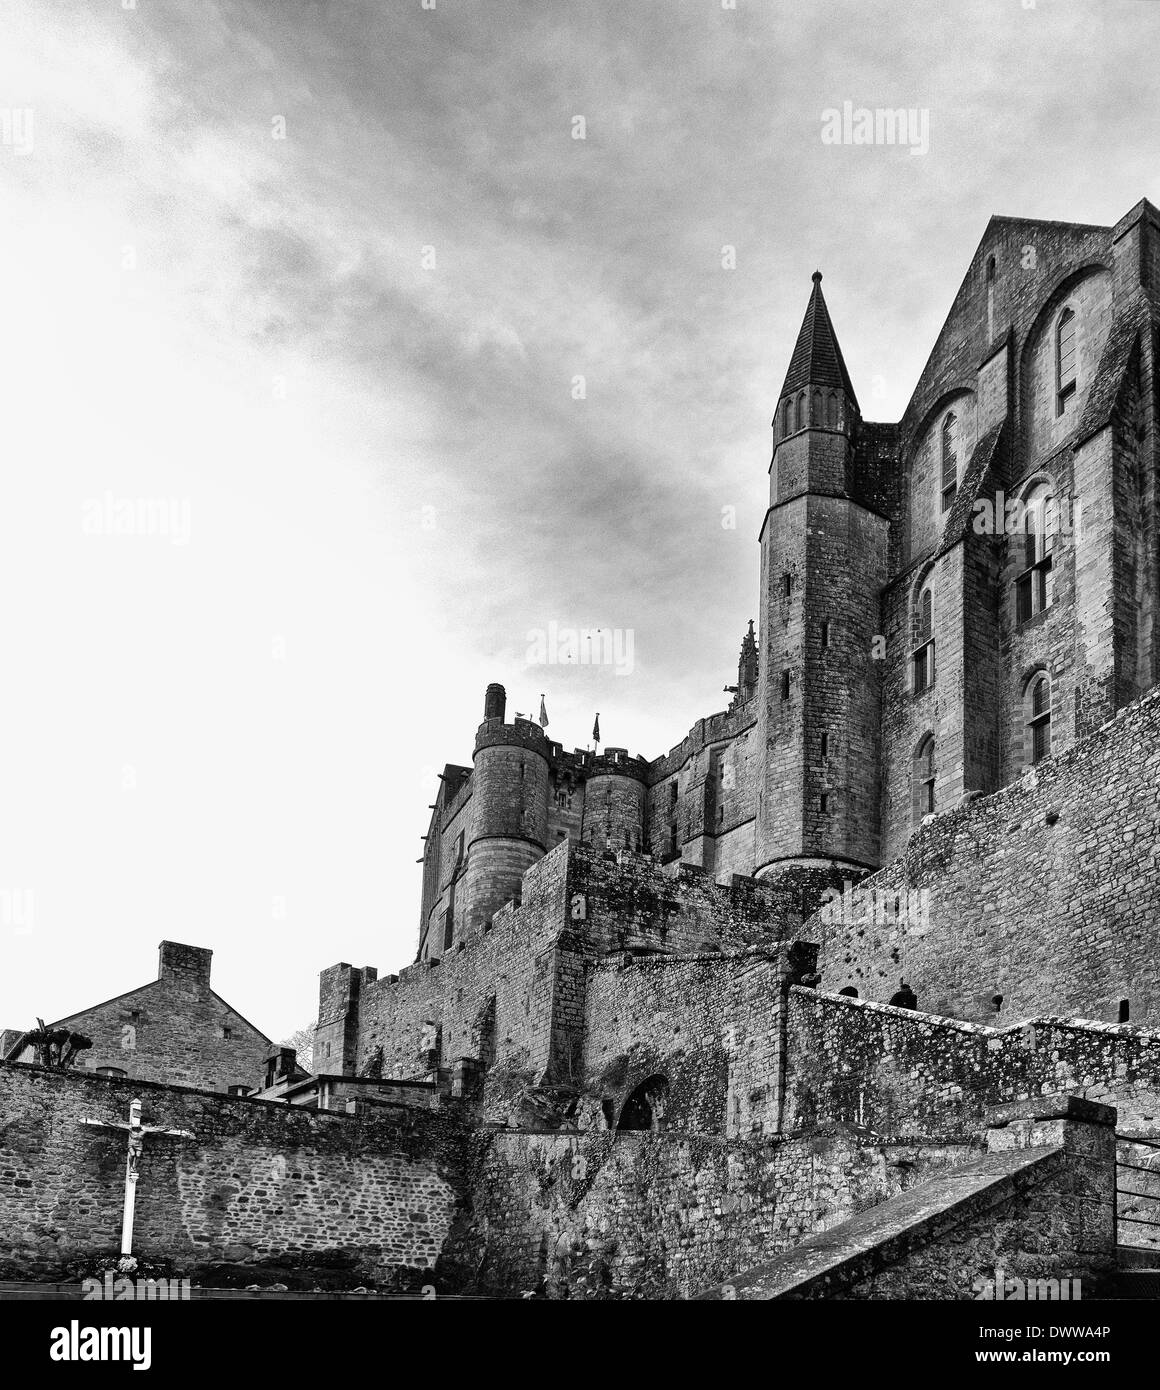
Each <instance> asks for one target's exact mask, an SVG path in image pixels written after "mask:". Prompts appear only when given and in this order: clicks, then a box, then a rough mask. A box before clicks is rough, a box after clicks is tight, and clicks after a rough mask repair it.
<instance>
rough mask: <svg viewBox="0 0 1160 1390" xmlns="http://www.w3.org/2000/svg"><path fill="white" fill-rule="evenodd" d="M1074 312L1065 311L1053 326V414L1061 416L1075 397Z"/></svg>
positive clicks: (1071, 310)
mask: <svg viewBox="0 0 1160 1390" xmlns="http://www.w3.org/2000/svg"><path fill="white" fill-rule="evenodd" d="M1075 328H1076V323H1075V311H1074V310H1073V309H1065V310H1064V311H1063V313H1062V314H1060V316H1059V322H1058V323H1057V324H1056V325H1055V413H1056V414H1057V415H1062V414H1063V412H1064V409H1065V408H1066V406H1067V403H1068V401H1069V400H1070V399H1071V398H1072V396H1074V395H1075V385H1076V370H1075V369H1076V358H1075Z"/></svg>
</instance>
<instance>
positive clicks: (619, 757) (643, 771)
mask: <svg viewBox="0 0 1160 1390" xmlns="http://www.w3.org/2000/svg"><path fill="white" fill-rule="evenodd" d="M586 771H587V773H588V776H589V777H632V778H635V779H636V781H638V782H647V781H648V772H649V764H648V761H647V760H646V759H645V758H642V757H641V756H640V755H639V754H638V755H637V756H636V757H635V758H630V757H629V755H628V750H627V749H625V748H606V749H605V750H604V752H603V753H600V754H598V755H596V756H595V757H593V758H592V760H591V761H590V762H589V764H588V766H587V768H586Z"/></svg>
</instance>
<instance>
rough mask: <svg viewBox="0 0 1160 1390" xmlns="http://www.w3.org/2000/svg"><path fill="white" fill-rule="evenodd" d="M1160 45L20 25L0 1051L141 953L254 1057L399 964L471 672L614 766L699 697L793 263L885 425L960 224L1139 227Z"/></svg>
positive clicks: (291, 7) (596, 29)
mask: <svg viewBox="0 0 1160 1390" xmlns="http://www.w3.org/2000/svg"><path fill="white" fill-rule="evenodd" d="M125 3H129V0H125ZM1157 52H1160V4H1154V3H1148V0H1088V2H1087V3H1077V2H1072V0H1037V3H1036V4H1035V5H1034V6H1033V7H1028V8H1025V7H1024V6H1023V5H1021V3H1020V0H985V2H984V0H970V2H968V0H957V3H939V4H937V5H934V4H929V3H925V4H917V3H913V4H903V3H876V0H849V3H822V0H811V3H809V4H808V5H807V4H803V3H801V0H797V3H772V0H736V8H735V9H724V8H723V7H722V3H721V0H631V3H627V2H626V0H574V3H569V4H547V3H542V0H437V5H436V8H434V9H425V8H423V6H422V4H421V0H342V3H337V2H336V3H322V2H321V0H319V2H318V3H309V2H308V0H263V3H260V4H258V3H255V4H246V3H240V2H236V3H210V2H209V0H196V3H190V2H189V0H136V4H135V7H132V8H124V7H123V5H121V4H118V0H100V3H96V0H90V3H79V2H78V0H44V2H43V3H39V2H38V0H24V3H21V4H17V5H9V6H5V10H4V14H3V17H2V19H0V114H2V115H3V119H4V127H3V134H4V143H3V146H2V147H0V206H2V208H3V219H2V226H0V250H2V253H3V254H2V255H0V324H2V331H0V358H2V362H0V369H2V370H0V391H2V398H3V422H4V431H3V439H4V457H3V463H2V465H0V477H2V492H0V584H2V598H0V657H2V659H3V668H4V678H3V686H2V689H3V699H2V711H3V718H2V719H0V1027H4V1026H7V1027H26V1026H31V1024H32V1021H33V1018H34V1016H35V1015H37V1014H40V1015H43V1016H45V1017H46V1018H56V1017H59V1016H62V1015H64V1014H66V1013H69V1012H72V1011H75V1010H79V1009H81V1008H84V1007H85V1006H87V1005H90V1004H93V1003H96V1002H98V1001H100V1000H103V999H105V998H108V997H110V996H112V995H115V994H118V993H121V992H122V991H124V990H127V989H130V988H133V987H135V986H137V985H140V984H144V983H146V982H147V981H148V980H150V979H152V978H153V977H154V975H155V973H156V948H157V944H158V942H159V941H160V940H161V939H162V938H163V937H170V938H173V939H175V940H179V941H184V942H189V943H193V944H196V945H202V946H209V947H212V948H213V950H214V952H215V957H214V983H215V986H216V987H217V989H218V991H219V992H220V993H221V994H223V995H224V997H225V998H226V999H227V1000H228V1001H229V1002H230V1003H231V1004H232V1005H233V1006H234V1007H235V1008H237V1009H239V1010H240V1011H241V1012H242V1013H243V1014H245V1015H246V1016H248V1017H249V1018H250V1019H251V1020H252V1021H253V1022H254V1023H256V1024H257V1025H258V1027H260V1028H261V1029H262V1030H263V1031H265V1032H267V1033H270V1034H271V1035H272V1036H274V1037H279V1038H280V1037H281V1036H283V1035H284V1034H285V1033H287V1032H288V1031H290V1030H292V1029H293V1028H295V1027H297V1026H299V1025H300V1024H302V1023H305V1022H306V1021H308V1020H309V1019H310V1018H312V1017H313V1014H314V1012H315V1009H316V1003H317V974H318V971H319V970H320V969H322V968H323V967H324V966H326V965H329V964H332V963H333V962H335V961H337V960H340V959H341V960H346V961H350V962H352V963H354V964H357V965H363V964H372V965H376V966H378V968H379V970H380V972H381V973H385V972H386V971H388V970H397V969H398V968H399V967H400V966H401V965H403V964H406V963H407V962H408V961H409V960H410V959H411V958H412V956H413V953H414V949H415V940H416V932H417V925H418V912H419V891H420V871H419V868H418V866H417V865H416V863H415V860H416V859H417V858H418V857H419V854H420V851H421V848H422V846H421V842H420V838H419V837H420V835H421V834H422V833H423V832H424V831H425V830H426V826H427V819H428V810H427V806H428V803H429V802H430V801H432V800H433V793H434V788H435V782H434V774H435V772H436V771H437V770H439V769H441V768H442V766H443V764H444V763H445V762H448V761H450V762H461V763H468V762H470V757H471V748H472V736H473V732H474V729H475V726H476V724H477V723H478V722H479V719H480V716H481V712H482V702H483V691H484V687H485V685H486V684H487V682H488V681H489V680H498V681H502V682H503V683H504V684H505V685H506V686H507V688H508V692H509V704H508V708H509V713H510V712H514V711H516V710H520V711H524V712H529V713H531V712H535V711H536V710H537V709H538V702H539V695H540V692H541V691H543V692H544V693H545V695H546V699H547V706H548V713H549V715H550V718H551V725H550V729H549V732H550V734H551V735H552V736H553V737H555V738H558V739H560V740H561V741H562V742H563V743H564V744H565V745H566V746H569V747H573V746H577V745H583V744H584V743H586V742H587V740H588V736H589V732H590V730H591V726H592V718H593V715H594V713H595V712H596V711H597V710H599V711H600V716H601V726H602V731H603V734H604V737H605V740H606V742H608V743H610V744H619V745H627V746H628V747H629V749H630V751H631V752H634V753H636V752H640V753H644V754H646V755H647V756H649V757H654V756H656V755H658V754H660V753H662V752H664V751H665V750H667V749H668V748H669V747H670V746H671V745H672V744H674V743H676V742H677V741H678V740H679V739H680V738H681V737H682V736H683V735H684V733H685V732H686V731H687V729H688V728H689V726H690V725H691V724H692V723H693V722H694V720H696V719H697V718H699V717H700V716H702V715H704V714H709V713H712V712H713V711H715V710H718V709H721V708H723V707H724V705H725V704H726V703H727V701H728V698H729V697H728V696H726V695H725V694H723V692H722V686H723V685H724V684H725V683H726V682H727V681H731V680H733V679H735V675H736V657H737V650H738V646H739V643H740V638H741V634H742V632H743V630H744V627H745V623H746V620H747V619H748V618H750V617H752V616H756V613H757V577H758V548H757V532H758V529H759V526H760V524H761V519H762V514H763V506H764V502H765V496H766V489H767V486H768V484H767V478H766V469H767V466H768V460H769V447H770V437H769V420H770V417H771V415H772V412H773V408H774V405H775V403H776V398H777V392H778V389H779V387H780V384H781V381H782V378H783V376H784V373H785V369H786V366H787V362H788V357H789V353H790V351H791V349H792V346H793V341H794V337H795V335H796V332H797V329H798V326H799V323H800V321H801V316H802V313H803V311H804V309H805V305H806V301H807V299H808V295H809V290H810V273H811V272H812V271H813V270H814V269H815V268H820V269H821V270H822V271H823V272H824V274H825V291H826V295H827V299H828V302H829V306H830V310H831V313H832V316H833V319H834V322H835V326H836V328H837V331H838V334H839V337H840V340H841V342H842V345H843V348H844V350H845V356H846V360H847V363H848V365H849V368H850V371H851V374H852V376H853V380H854V384H855V388H856V390H857V391H858V394H859V398H860V401H861V404H862V409H863V413H864V415H865V416H866V417H867V418H873V419H887V420H893V419H897V418H898V417H899V415H900V414H901V412H902V410H903V408H904V406H905V404H906V401H907V398H908V396H909V393H910V392H911V390H912V389H913V386H914V383H915V381H916V379H917V377H918V374H919V371H920V369H921V367H922V363H923V360H924V358H925V356H926V354H927V353H928V352H929V350H930V347H931V345H932V344H933V341H934V338H935V335H936V334H937V332H938V329H939V327H940V325H941V323H942V321H943V318H944V317H945V315H946V312H947V310H948V308H949V306H950V302H951V299H952V296H953V294H954V292H955V290H956V288H957V286H958V284H959V282H960V280H961V278H962V276H963V273H964V272H965V270H966V267H967V264H968V262H969V259H970V257H971V254H972V252H973V250H974V248H975V246H976V245H977V243H978V241H979V239H980V237H981V236H982V233H983V230H984V228H985V226H986V222H987V218H988V217H989V216H990V214H991V213H1002V214H1007V215H1022V216H1028V217H1041V218H1051V219H1059V220H1065V221H1077V222H1097V223H1111V222H1114V221H1115V220H1116V219H1117V218H1119V217H1120V216H1122V215H1123V214H1124V213H1125V212H1126V211H1127V210H1128V209H1129V208H1130V207H1131V206H1132V205H1133V204H1134V203H1136V202H1137V201H1138V200H1139V199H1140V198H1141V197H1145V196H1148V197H1151V198H1152V199H1153V200H1154V201H1158V200H1160V181H1158V180H1160V168H1158V157H1157V151H1158V150H1160V66H1158V65H1157V63H1156V54H1157ZM844 101H850V102H852V103H853V105H854V106H855V107H859V106H865V107H908V108H914V109H915V110H916V111H919V110H925V111H927V112H928V113H929V150H928V151H927V152H926V153H924V154H918V155H915V154H911V152H910V150H909V149H908V148H905V147H903V148H899V147H893V148H892V147H884V146H841V145H829V144H823V142H822V140H821V132H822V113H823V111H824V110H826V109H827V108H831V107H841V105H842V103H843V102H844ZM28 112H31V113H32V119H31V125H29V121H28V116H27V113H28ZM577 117H582V118H583V122H582V123H581V122H579V121H577V119H576V118H577ZM578 134H583V135H584V137H585V138H583V139H580V138H576V137H577V135H578ZM728 247H731V248H734V253H733V254H734V256H735V260H736V265H735V268H731V269H730V268H726V267H725V265H723V261H728V260H730V256H729V253H728V252H726V251H724V250H723V248H728ZM577 378H583V379H584V381H583V398H578V394H579V389H580V388H579V387H578V385H577V382H576V379H577ZM138 501H141V502H144V503H149V504H152V508H151V510H148V509H145V508H137V507H136V505H135V504H136V503H137V502H138ZM728 507H732V508H735V509H736V527H735V529H728V528H727V527H726V526H723V525H722V520H723V516H724V517H725V518H727V517H728V513H723V511H722V509H723V508H728ZM162 518H164V521H165V527H164V529H165V531H166V532H167V534H160V533H159V532H160V530H161V525H160V522H161V519H162ZM110 522H112V523H113V529H112V533H110ZM150 524H151V525H152V529H153V532H154V533H153V534H149V533H148V531H149V528H150ZM130 526H131V527H133V528H134V529H133V530H132V531H128V532H127V531H126V530H125V528H126V527H130ZM143 532H144V533H143ZM552 622H555V623H556V624H558V626H559V627H560V628H568V627H573V626H575V627H605V628H615V629H621V630H623V631H625V632H628V631H631V633H632V636H633V666H632V670H631V673H626V674H618V673H617V671H616V668H615V667H612V666H579V665H576V664H572V665H566V664H565V665H557V666H550V667H539V668H537V667H529V665H528V661H527V655H528V646H529V640H528V634H529V632H530V631H531V630H533V629H547V628H548V626H549V624H551V623H552Z"/></svg>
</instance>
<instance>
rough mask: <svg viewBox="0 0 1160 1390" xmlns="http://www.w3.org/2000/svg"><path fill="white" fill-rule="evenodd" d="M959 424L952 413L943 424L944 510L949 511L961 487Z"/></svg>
mask: <svg viewBox="0 0 1160 1390" xmlns="http://www.w3.org/2000/svg"><path fill="white" fill-rule="evenodd" d="M958 427H959V422H958V419H957V418H956V416H955V414H954V412H953V411H952V412H951V413H950V414H949V415H948V416H947V417H946V419H945V420H944V421H943V424H942V446H941V447H942V509H943V511H944V512H945V511H949V509H950V505H951V503H952V502H953V501H954V500H955V492H956V491H957V490H958V486H959V438H958Z"/></svg>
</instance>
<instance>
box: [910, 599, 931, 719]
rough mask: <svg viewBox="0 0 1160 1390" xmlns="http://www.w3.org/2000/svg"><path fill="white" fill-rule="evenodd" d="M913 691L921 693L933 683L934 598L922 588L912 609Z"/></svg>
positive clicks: (917, 693)
mask: <svg viewBox="0 0 1160 1390" xmlns="http://www.w3.org/2000/svg"><path fill="white" fill-rule="evenodd" d="M911 664H912V666H913V671H914V693H915V694H916V695H921V694H922V693H923V692H924V691H926V690H929V689H930V688H931V686H932V685H934V598H933V595H932V594H931V591H930V588H929V586H928V587H927V588H925V589H923V591H922V593H921V595H920V596H919V600H918V603H917V604H916V605H915V611H914V653H913V656H912V658H911Z"/></svg>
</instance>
